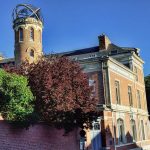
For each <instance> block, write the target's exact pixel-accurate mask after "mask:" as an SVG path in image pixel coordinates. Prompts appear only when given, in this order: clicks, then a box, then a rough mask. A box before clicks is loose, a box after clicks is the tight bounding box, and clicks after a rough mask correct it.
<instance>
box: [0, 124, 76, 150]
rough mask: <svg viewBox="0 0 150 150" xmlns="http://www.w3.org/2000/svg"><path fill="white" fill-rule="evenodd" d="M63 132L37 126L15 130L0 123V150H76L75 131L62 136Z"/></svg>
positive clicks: (45, 126) (44, 126)
mask: <svg viewBox="0 0 150 150" xmlns="http://www.w3.org/2000/svg"><path fill="white" fill-rule="evenodd" d="M63 134H64V131H63V130H57V129H55V128H52V127H49V126H47V125H42V124H37V125H35V126H31V127H29V129H28V130H26V129H15V128H13V127H12V126H11V125H9V124H8V123H6V122H4V121H0V150H78V149H79V143H78V133H77V130H74V131H72V132H70V133H69V134H68V135H67V136H63Z"/></svg>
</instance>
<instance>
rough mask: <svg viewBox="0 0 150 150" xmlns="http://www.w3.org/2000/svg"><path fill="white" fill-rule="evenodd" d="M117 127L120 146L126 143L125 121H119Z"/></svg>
mask: <svg viewBox="0 0 150 150" xmlns="http://www.w3.org/2000/svg"><path fill="white" fill-rule="evenodd" d="M117 126H118V135H119V137H118V139H119V141H118V142H119V144H121V143H125V131H124V121H123V120H122V119H118V120H117Z"/></svg>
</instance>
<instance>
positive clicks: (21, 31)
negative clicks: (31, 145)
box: [19, 28, 23, 41]
mask: <svg viewBox="0 0 150 150" xmlns="http://www.w3.org/2000/svg"><path fill="white" fill-rule="evenodd" d="M19 41H23V29H22V28H19Z"/></svg>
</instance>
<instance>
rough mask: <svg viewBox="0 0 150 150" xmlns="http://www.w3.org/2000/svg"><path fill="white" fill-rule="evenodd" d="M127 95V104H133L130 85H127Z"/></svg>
mask: <svg viewBox="0 0 150 150" xmlns="http://www.w3.org/2000/svg"><path fill="white" fill-rule="evenodd" d="M128 97H129V104H130V106H133V100H132V88H131V86H128Z"/></svg>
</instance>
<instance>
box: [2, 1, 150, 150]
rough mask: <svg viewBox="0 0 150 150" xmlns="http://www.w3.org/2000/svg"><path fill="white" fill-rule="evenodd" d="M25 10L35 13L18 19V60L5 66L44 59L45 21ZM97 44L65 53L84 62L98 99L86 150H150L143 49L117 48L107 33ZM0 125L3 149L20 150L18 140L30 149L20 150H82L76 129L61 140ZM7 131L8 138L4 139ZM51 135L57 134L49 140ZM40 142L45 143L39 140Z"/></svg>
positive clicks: (38, 129)
mask: <svg viewBox="0 0 150 150" xmlns="http://www.w3.org/2000/svg"><path fill="white" fill-rule="evenodd" d="M20 7H21V9H20ZM22 7H23V8H22ZM24 8H27V9H28V8H31V10H32V9H33V11H31V14H30V17H29V16H21V17H19V16H17V14H15V15H16V16H15V15H14V16H15V17H14V22H13V28H14V32H15V59H13V58H11V59H5V58H0V65H1V66H3V65H5V64H9V65H15V64H16V65H19V64H20V63H21V62H22V61H24V60H26V59H28V60H29V61H30V62H32V61H37V60H38V57H39V56H41V55H42V28H43V22H42V18H40V15H39V13H38V14H35V12H37V9H36V8H33V7H31V6H30V5H23V4H21V5H18V6H17V7H16V10H18V9H19V11H20V10H22V9H24ZM38 11H39V10H38ZM16 12H17V11H15V13H16ZM98 40H99V45H98V46H96V47H91V48H86V49H80V50H75V51H69V52H65V53H63V55H65V56H68V57H69V58H71V59H73V60H75V61H78V62H79V63H80V64H81V67H82V68H83V71H84V72H86V73H87V74H88V75H89V85H90V86H92V87H93V92H92V94H93V96H95V97H97V98H98V100H99V105H98V110H99V111H100V112H101V116H99V118H97V121H95V122H93V129H91V130H87V131H86V134H87V142H86V149H88V150H100V149H108V150H128V149H130V150H140V149H143V150H150V132H149V129H150V124H149V120H148V111H147V101H146V96H145V85H144V73H143V63H144V62H143V60H142V59H141V57H140V54H139V51H140V50H139V49H137V48H131V47H120V46H117V45H115V44H113V43H112V42H111V41H110V40H109V38H108V37H107V36H106V35H101V36H99V37H98ZM1 122H2V123H1V124H0V135H2V136H3V138H4V139H7V144H6V143H4V141H3V140H1V138H0V145H3V148H2V149H13V148H12V147H15V149H17V146H16V145H15V143H18V142H17V140H18V139H19V138H21V139H22V140H23V141H25V143H26V146H24V145H25V144H24V142H22V143H20V142H19V143H18V145H19V147H21V149H51V150H78V149H79V141H80V137H79V133H78V131H73V132H72V133H70V135H69V137H63V136H57V135H59V134H60V133H61V132H62V131H59V132H58V131H57V130H56V129H55V130H54V129H51V128H49V127H44V126H43V125H41V124H40V125H37V126H35V127H32V128H30V129H29V130H28V131H23V132H21V131H20V133H19V134H18V132H19V131H14V130H13V133H12V131H10V129H9V128H10V127H9V125H7V124H5V122H4V121H2V119H1ZM16 132H17V133H16ZM6 133H7V135H8V136H5V134H6ZM21 133H22V134H21ZM32 133H33V134H32ZM35 133H36V134H37V133H38V134H37V135H35ZM49 134H50V135H55V136H54V137H51V136H50V135H49ZM29 137H30V140H29ZM41 138H44V139H45V140H43V141H41ZM11 141H15V142H11ZM31 141H32V142H31ZM39 141H40V142H41V143H40V145H39ZM33 143H34V144H33ZM69 143H72V144H69ZM44 146H45V147H44ZM10 147H11V148H10ZM0 149H1V147H0ZM18 149H19V148H18Z"/></svg>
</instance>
